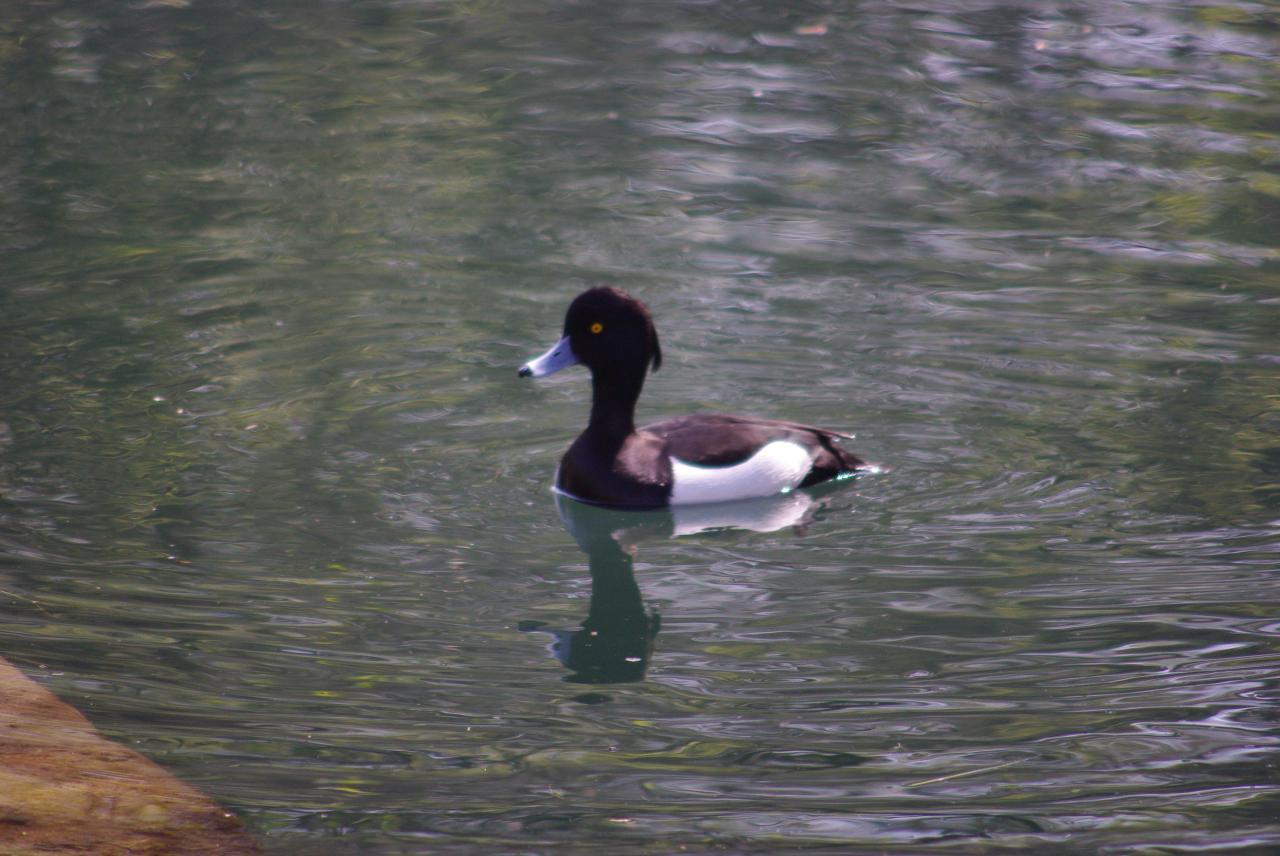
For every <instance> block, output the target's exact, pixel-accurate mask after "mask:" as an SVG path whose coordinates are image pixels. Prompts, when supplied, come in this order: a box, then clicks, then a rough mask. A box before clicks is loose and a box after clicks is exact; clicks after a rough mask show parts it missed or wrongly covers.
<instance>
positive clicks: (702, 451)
mask: <svg viewBox="0 0 1280 856" xmlns="http://www.w3.org/2000/svg"><path fill="white" fill-rule="evenodd" d="M579 363H581V364H582V365H584V366H586V367H587V368H588V369H589V370H590V371H591V419H590V421H589V422H588V423H587V428H586V430H585V431H583V432H582V434H581V435H580V436H579V437H578V439H577V440H575V441H574V442H573V445H572V446H570V447H569V451H567V452H565V455H564V458H562V459H561V461H560V470H559V472H558V473H557V474H556V488H557V489H559V490H560V491H561V492H563V493H565V494H568V495H569V496H571V497H573V498H575V499H579V500H582V501H584V502H591V503H595V504H597V505H610V506H622V507H629V508H660V507H663V506H668V505H690V504H696V503H704V502H728V501H731V500H737V499H748V498H751V497H760V496H772V495H774V494H777V493H785V492H787V491H790V490H792V489H794V488H798V487H809V486H810V485H815V484H818V483H820V482H824V481H828V480H830V479H833V478H837V477H840V476H846V475H850V474H852V473H854V472H855V471H856V470H857V469H858V468H859V467H862V466H864V463H863V461H862V460H861V459H860V458H858V457H857V456H856V455H853V454H852V453H850V452H846V451H844V450H843V449H841V448H840V447H838V446H837V445H836V440H837V439H840V438H848V437H849V435H847V434H841V433H838V432H836V431H828V430H826V429H824V428H815V427H813V426H810V425H801V424H798V423H795V422H783V421H778V420H773V419H753V418H751V417H747V416H728V415H725V414H722V413H699V414H694V415H691V416H680V417H677V418H675V419H668V420H665V421H663V422H655V423H653V424H652V425H646V426H644V427H642V428H639V429H637V428H636V426H635V421H634V419H635V408H636V400H637V399H638V398H639V397H640V388H641V387H642V386H643V385H644V378H645V373H646V372H647V371H648V370H649V366H650V365H652V366H653V368H654V370H655V371H656V370H657V369H658V366H659V365H661V363H662V350H661V349H660V348H659V346H658V334H657V331H656V330H654V327H653V320H652V319H651V318H650V317H649V312H648V310H647V309H646V308H645V306H644V304H643V303H641V302H640V301H639V300H636V299H635V298H634V297H632V296H631V295H629V294H627V293H626V292H624V291H622V290H620V289H617V288H607V287H606V288H592V289H589V290H587V291H584V292H583V293H582V294H580V295H578V297H577V298H576V299H575V300H574V301H573V303H571V304H570V305H569V311H568V312H567V313H566V314H565V318H564V336H563V338H561V339H560V341H559V342H557V343H556V344H555V345H554V346H552V348H551V350H549V351H547V352H546V353H545V354H543V355H542V356H540V357H538V358H537V359H534V360H530V361H529V362H528V363H525V364H524V365H523V366H522V367H521V368H520V372H519V374H520V377H545V376H547V375H549V374H552V373H553V372H557V371H559V370H560V369H563V368H567V367H569V366H572V365H577V364H579Z"/></svg>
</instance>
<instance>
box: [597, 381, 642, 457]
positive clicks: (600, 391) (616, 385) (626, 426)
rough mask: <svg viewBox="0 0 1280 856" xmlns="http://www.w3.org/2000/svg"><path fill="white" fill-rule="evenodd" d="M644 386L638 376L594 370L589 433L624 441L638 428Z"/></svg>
mask: <svg viewBox="0 0 1280 856" xmlns="http://www.w3.org/2000/svg"><path fill="white" fill-rule="evenodd" d="M642 386H644V373H643V372H641V373H640V375H639V376H638V377H635V376H632V377H627V376H618V375H616V374H614V373H600V372H593V373H592V375H591V420H590V422H588V423H587V433H589V434H591V435H592V436H594V437H596V438H598V439H601V440H614V441H618V442H621V441H622V440H623V439H624V438H626V437H627V436H629V435H630V434H632V433H633V432H634V431H635V430H636V422H635V418H636V401H637V400H638V399H639V398H640V388H641V387H642Z"/></svg>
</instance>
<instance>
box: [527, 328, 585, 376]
mask: <svg viewBox="0 0 1280 856" xmlns="http://www.w3.org/2000/svg"><path fill="white" fill-rule="evenodd" d="M577 364H578V357H577V355H576V354H574V352H573V348H571V347H569V337H568V336H565V337H564V338H563V339H561V340H560V341H559V342H556V343H555V344H554V345H552V346H551V350H549V351H547V352H546V353H545V354H543V355H542V356H540V357H535V358H534V359H532V360H529V362H527V363H525V364H524V365H522V366H521V367H520V371H519V372H518V374H519V375H520V377H546V376H547V375H549V374H555V373H556V372H558V371H560V369H567V368H569V366H576V365H577Z"/></svg>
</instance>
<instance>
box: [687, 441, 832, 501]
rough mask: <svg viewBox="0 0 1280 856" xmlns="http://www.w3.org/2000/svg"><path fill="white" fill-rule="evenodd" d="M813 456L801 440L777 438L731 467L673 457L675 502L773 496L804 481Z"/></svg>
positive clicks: (811, 464)
mask: <svg viewBox="0 0 1280 856" xmlns="http://www.w3.org/2000/svg"><path fill="white" fill-rule="evenodd" d="M811 466H813V459H812V458H811V457H810V456H809V450H808V449H806V448H805V447H804V446H801V445H800V444H798V443H792V442H789V441H787V440H774V441H773V442H772V443H770V444H768V445H767V446H765V447H764V448H762V449H761V450H760V451H758V452H756V453H755V454H754V455H752V456H751V457H750V458H747V459H746V460H745V461H743V462H742V463H740V464H734V465H733V466H731V467H698V466H694V465H693V464H686V463H685V462H684V461H681V460H679V459H677V458H672V459H671V480H672V485H671V504H672V505H697V504H698V503H703V502H731V501H733V500H735V499H750V498H752V497H757V496H773V495H774V494H776V493H781V492H782V491H786V490H791V489H792V488H794V487H796V486H798V485H799V484H800V482H802V481H804V477H805V475H806V474H807V473H808V472H809V467H811Z"/></svg>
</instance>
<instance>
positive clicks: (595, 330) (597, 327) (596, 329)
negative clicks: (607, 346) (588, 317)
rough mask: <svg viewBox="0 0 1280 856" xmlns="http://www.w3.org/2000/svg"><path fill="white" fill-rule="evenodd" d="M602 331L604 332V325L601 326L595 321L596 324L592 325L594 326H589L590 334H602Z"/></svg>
mask: <svg viewBox="0 0 1280 856" xmlns="http://www.w3.org/2000/svg"><path fill="white" fill-rule="evenodd" d="M603 331H604V325H603V324H601V323H600V322H599V321H597V322H596V323H594V324H592V325H591V332H592V333H600V332H603Z"/></svg>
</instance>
